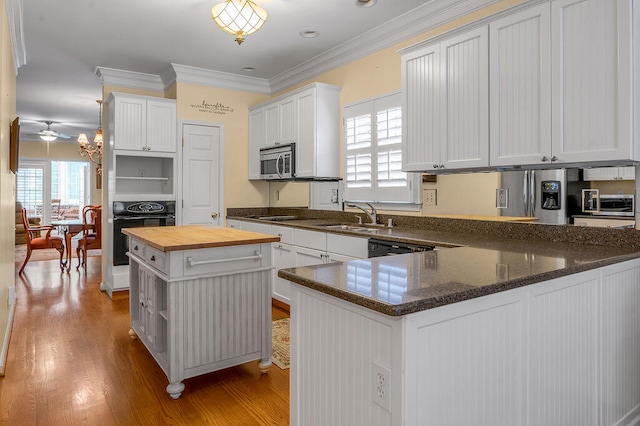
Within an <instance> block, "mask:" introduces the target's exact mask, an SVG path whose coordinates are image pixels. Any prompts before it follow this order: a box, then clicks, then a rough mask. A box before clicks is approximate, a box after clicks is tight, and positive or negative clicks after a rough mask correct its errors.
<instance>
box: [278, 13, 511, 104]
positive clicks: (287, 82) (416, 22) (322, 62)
mask: <svg viewBox="0 0 640 426" xmlns="http://www.w3.org/2000/svg"><path fill="white" fill-rule="evenodd" d="M498 1H500V0H444V1H436V0H431V1H429V2H428V3H426V4H424V5H423V6H420V7H419V8H416V9H414V10H412V11H410V12H407V13H405V14H404V15H401V16H399V17H397V18H395V19H393V20H391V21H389V22H387V23H385V24H383V25H380V26H378V27H376V28H373V29H371V30H370V31H367V32H365V33H363V34H361V35H359V36H358V37H355V38H353V39H351V40H349V41H347V42H345V43H342V44H341V45H339V46H337V47H335V48H333V49H331V50H328V51H326V52H324V53H322V54H320V55H318V56H316V57H315V58H312V59H310V60H308V61H306V62H303V63H301V64H299V65H296V66H295V67H293V68H291V69H289V70H287V71H285V72H282V73H280V74H278V75H276V76H274V77H272V78H271V79H269V85H270V87H271V91H272V92H273V93H276V92H280V91H282V90H285V89H287V88H288V87H291V86H294V85H296V84H299V83H301V82H303V81H306V80H308V79H311V78H313V77H315V76H317V75H320V74H323V73H325V72H328V71H331V70H333V69H336V68H338V67H340V66H343V65H346V64H348V63H350V62H353V61H355V60H357V59H360V58H363V57H365V56H368V55H371V54H373V53H375V52H377V51H380V50H382V49H386V48H388V47H391V46H393V45H395V44H397V43H401V42H402V41H405V40H408V39H410V38H411V37H415V36H417V35H420V34H422V33H425V32H427V31H429V30H431V29H433V28H435V27H437V26H438V25H442V24H444V23H446V22H449V21H451V20H454V19H457V18H460V17H462V16H464V15H467V14H469V13H472V12H474V11H476V10H479V9H482V8H484V7H487V6H490V5H492V4H494V3H497V2H498Z"/></svg>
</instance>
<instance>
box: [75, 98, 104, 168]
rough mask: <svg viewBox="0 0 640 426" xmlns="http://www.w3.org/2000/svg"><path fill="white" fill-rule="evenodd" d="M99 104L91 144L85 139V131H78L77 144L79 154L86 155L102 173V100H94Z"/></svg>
mask: <svg viewBox="0 0 640 426" xmlns="http://www.w3.org/2000/svg"><path fill="white" fill-rule="evenodd" d="M96 102H97V103H98V104H99V105H100V111H99V116H98V117H99V118H98V120H99V121H98V123H99V124H98V128H97V129H96V137H95V138H94V139H93V143H94V144H95V145H93V144H91V143H89V139H87V135H86V134H85V133H80V135H78V144H79V145H80V151H78V152H79V153H80V156H82V157H88V158H89V160H91V161H92V162H93V163H95V164H96V165H97V166H98V168H97V170H96V171H97V173H98V174H99V175H100V174H102V100H97V101H96Z"/></svg>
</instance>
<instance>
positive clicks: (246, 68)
mask: <svg viewBox="0 0 640 426" xmlns="http://www.w3.org/2000/svg"><path fill="white" fill-rule="evenodd" d="M255 70H256V69H255V68H253V67H244V68H242V71H244V72H254V71H255Z"/></svg>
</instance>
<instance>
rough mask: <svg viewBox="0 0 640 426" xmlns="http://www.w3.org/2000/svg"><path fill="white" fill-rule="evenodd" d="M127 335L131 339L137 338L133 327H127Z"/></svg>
mask: <svg viewBox="0 0 640 426" xmlns="http://www.w3.org/2000/svg"><path fill="white" fill-rule="evenodd" d="M129 337H131V339H133V340H136V339H137V338H138V334H137V333H136V331H135V330H134V329H133V328H130V329H129Z"/></svg>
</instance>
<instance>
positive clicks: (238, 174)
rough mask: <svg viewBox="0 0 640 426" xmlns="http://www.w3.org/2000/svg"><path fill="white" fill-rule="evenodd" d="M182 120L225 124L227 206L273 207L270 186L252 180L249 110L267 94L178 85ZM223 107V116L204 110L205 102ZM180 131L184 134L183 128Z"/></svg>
mask: <svg viewBox="0 0 640 426" xmlns="http://www.w3.org/2000/svg"><path fill="white" fill-rule="evenodd" d="M177 86H178V87H177V91H176V94H177V109H178V120H193V121H199V122H201V121H204V122H212V123H221V124H222V126H223V135H224V199H225V200H224V202H225V207H226V208H229V207H264V206H268V205H269V204H268V203H269V200H268V197H269V184H268V183H266V182H255V181H249V180H248V179H247V176H248V174H249V163H248V160H247V159H248V156H249V148H248V144H249V107H251V106H253V105H255V104H258V103H260V102H262V101H264V100H265V99H267V96H266V95H261V94H256V93H249V92H240V91H237V90H229V89H220V88H216V87H203V86H196V85H193V84H187V83H178V84H177ZM203 102H205V103H207V104H218V103H219V104H222V105H224V106H225V107H228V110H227V111H224V112H223V113H215V112H212V110H211V109H207V108H201V105H202V103H203ZM178 132H181V130H180V129H179V130H178Z"/></svg>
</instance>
